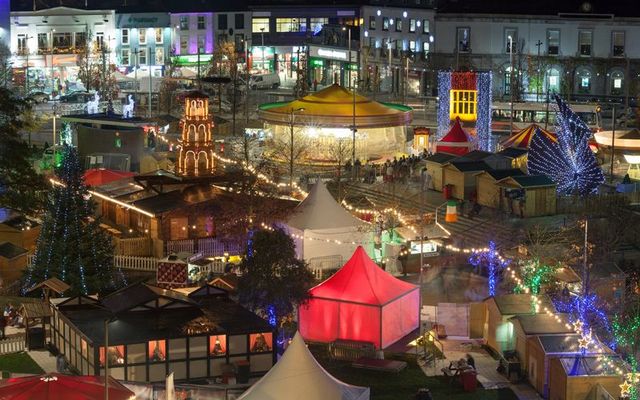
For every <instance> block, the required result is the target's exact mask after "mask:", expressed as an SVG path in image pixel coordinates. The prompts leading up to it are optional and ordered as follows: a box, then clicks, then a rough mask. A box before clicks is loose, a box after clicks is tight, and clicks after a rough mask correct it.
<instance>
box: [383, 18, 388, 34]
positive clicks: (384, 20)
mask: <svg viewBox="0 0 640 400" xmlns="http://www.w3.org/2000/svg"><path fill="white" fill-rule="evenodd" d="M382 30H383V31H388V30H389V18H387V17H382Z"/></svg>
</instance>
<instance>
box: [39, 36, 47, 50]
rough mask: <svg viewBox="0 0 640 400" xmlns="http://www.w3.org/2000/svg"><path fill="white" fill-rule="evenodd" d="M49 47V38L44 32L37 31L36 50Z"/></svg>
mask: <svg viewBox="0 0 640 400" xmlns="http://www.w3.org/2000/svg"><path fill="white" fill-rule="evenodd" d="M48 48H49V39H48V38H47V34H46V33H38V50H46V49H48Z"/></svg>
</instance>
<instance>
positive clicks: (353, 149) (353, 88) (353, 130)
mask: <svg viewBox="0 0 640 400" xmlns="http://www.w3.org/2000/svg"><path fill="white" fill-rule="evenodd" d="M342 30H346V31H347V33H348V35H347V37H348V39H347V40H348V41H349V43H348V48H349V64H348V66H347V70H348V71H349V72H348V74H349V88H350V89H351V92H352V94H353V114H352V115H353V121H352V125H351V134H352V139H353V142H352V144H351V165H352V166H353V168H352V170H351V171H352V173H351V176H352V179H353V180H355V179H356V132H357V131H358V129H357V127H356V85H355V84H354V85H353V86H352V84H351V69H350V68H351V29H350V28H347V27H346V26H343V27H342ZM356 79H357V78H356Z"/></svg>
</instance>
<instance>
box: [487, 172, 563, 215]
mask: <svg viewBox="0 0 640 400" xmlns="http://www.w3.org/2000/svg"><path fill="white" fill-rule="evenodd" d="M496 185H497V186H498V187H500V188H501V189H502V193H503V194H504V200H505V201H504V202H503V206H504V208H503V210H504V211H506V212H508V213H510V214H514V215H517V216H520V217H522V218H527V217H541V216H544V215H554V214H555V213H556V187H557V184H556V183H555V182H553V181H552V180H551V179H550V178H549V177H547V176H545V175H523V176H510V177H507V178H504V179H502V180H500V181H498V182H497V183H496Z"/></svg>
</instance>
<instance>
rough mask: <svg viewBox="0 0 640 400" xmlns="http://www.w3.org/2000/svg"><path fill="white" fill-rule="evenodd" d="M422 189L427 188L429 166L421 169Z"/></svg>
mask: <svg viewBox="0 0 640 400" xmlns="http://www.w3.org/2000/svg"><path fill="white" fill-rule="evenodd" d="M420 190H421V191H423V192H424V191H425V190H427V167H422V171H420Z"/></svg>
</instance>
